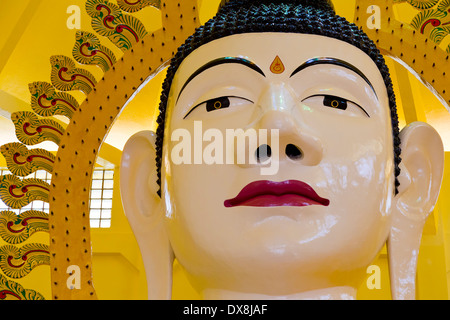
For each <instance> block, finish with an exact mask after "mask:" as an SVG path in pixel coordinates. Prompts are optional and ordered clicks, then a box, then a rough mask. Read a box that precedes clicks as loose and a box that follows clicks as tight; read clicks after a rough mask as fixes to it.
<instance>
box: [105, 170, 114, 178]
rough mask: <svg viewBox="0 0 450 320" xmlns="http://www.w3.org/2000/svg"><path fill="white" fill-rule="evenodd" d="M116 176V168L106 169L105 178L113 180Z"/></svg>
mask: <svg viewBox="0 0 450 320" xmlns="http://www.w3.org/2000/svg"><path fill="white" fill-rule="evenodd" d="M113 178H114V170H105V180H112V179H113Z"/></svg>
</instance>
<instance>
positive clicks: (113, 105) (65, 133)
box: [0, 0, 450, 300]
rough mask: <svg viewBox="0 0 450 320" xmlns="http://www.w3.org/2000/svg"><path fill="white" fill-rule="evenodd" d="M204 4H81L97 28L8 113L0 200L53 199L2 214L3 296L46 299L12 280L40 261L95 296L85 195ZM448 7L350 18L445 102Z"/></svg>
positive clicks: (64, 294)
mask: <svg viewBox="0 0 450 320" xmlns="http://www.w3.org/2000/svg"><path fill="white" fill-rule="evenodd" d="M199 2H200V0H183V1H179V0H174V1H172V0H167V1H160V0H132V1H130V0H117V1H116V3H117V4H115V3H112V1H107V0H87V1H86V8H85V9H86V11H87V12H88V14H89V16H90V17H91V19H92V27H93V29H94V30H95V32H96V34H92V33H89V32H85V31H78V32H76V35H75V44H74V47H73V51H72V55H73V59H72V58H70V57H66V56H61V55H55V56H52V57H51V58H50V61H51V77H50V78H51V83H49V82H43V81H37V82H33V83H31V84H30V85H29V90H30V94H31V107H32V110H33V112H18V113H16V114H14V115H13V117H12V119H13V122H14V124H15V127H16V135H17V137H18V139H19V141H20V142H21V143H10V144H7V145H4V146H2V147H1V153H2V154H3V156H4V157H5V159H6V162H7V165H8V169H9V170H10V172H11V173H12V175H6V176H1V177H0V198H1V199H2V200H3V201H4V202H5V203H7V204H9V205H10V206H11V207H13V208H21V207H23V206H25V205H26V203H29V201H33V200H35V199H41V200H43V201H46V202H48V203H49V204H50V214H46V213H44V212H38V211H27V212H24V213H22V214H20V215H19V216H17V215H16V214H14V213H13V212H10V211H4V212H1V213H0V236H1V237H2V239H3V240H4V241H5V242H7V243H8V245H7V246H3V247H0V267H1V270H2V271H3V275H2V274H0V300H3V299H7V298H13V299H43V296H42V295H41V294H40V293H38V292H37V291H34V290H28V289H24V288H23V287H22V286H20V285H19V284H17V283H15V282H14V281H13V280H9V279H8V278H10V279H17V278H21V277H23V276H26V275H27V274H28V273H30V272H32V270H33V268H35V267H37V266H39V265H42V264H47V265H50V272H51V286H52V299H86V300H88V299H97V295H96V292H95V288H94V279H93V278H92V261H91V237H90V223H89V194H90V186H91V180H92V173H93V169H94V166H95V163H96V158H97V155H98V151H99V149H100V147H101V144H102V142H103V141H104V140H105V138H106V136H107V134H108V132H109V130H110V128H111V127H112V125H113V123H114V121H115V119H116V118H117V116H118V115H119V114H120V112H121V110H122V109H123V108H124V106H125V105H126V104H127V102H128V101H129V100H130V99H132V97H133V96H134V94H135V92H137V91H138V90H139V89H140V87H141V86H144V85H146V84H147V83H149V82H150V83H151V79H152V78H153V77H155V76H156V75H157V74H158V73H159V72H160V71H161V70H163V69H164V68H165V67H166V66H167V65H168V63H169V61H170V59H171V58H172V57H173V55H174V53H175V51H176V50H177V48H178V47H179V46H180V45H181V44H182V43H183V42H184V41H185V39H186V38H187V37H188V36H190V35H191V34H192V33H193V32H194V30H195V28H197V27H198V26H199V10H198V8H199ZM225 2H226V1H225V0H223V1H221V3H220V5H223V4H224V3H225ZM401 2H407V3H409V4H410V5H411V6H414V7H415V8H417V9H418V10H419V13H418V15H417V16H416V17H415V18H414V19H413V21H412V22H411V25H408V24H405V23H402V22H400V21H397V20H396V19H395V16H394V12H393V7H394V6H395V5H396V4H398V3H401ZM373 5H377V6H379V7H380V8H381V9H382V10H381V11H382V12H381V15H380V18H381V21H380V28H378V29H371V28H369V27H368V25H367V23H366V22H367V18H368V16H367V10H366V9H367V8H369V7H370V6H373ZM149 6H152V7H155V8H157V9H158V10H159V11H160V14H161V17H162V28H161V29H159V30H157V31H155V32H152V33H148V32H147V31H146V30H145V26H144V23H142V22H141V21H139V20H138V19H137V18H136V17H134V16H133V13H135V12H138V11H140V10H143V9H145V8H147V7H149ZM448 10H450V0H428V1H427V0H370V1H369V0H361V1H357V5H356V7H355V18H354V23H355V24H357V25H358V26H359V27H360V28H363V29H364V31H365V32H366V33H367V34H368V35H369V37H371V38H372V39H373V40H374V41H375V43H376V44H377V46H378V48H379V49H380V51H381V52H382V53H383V54H385V55H388V56H391V57H394V58H395V59H397V60H398V61H400V62H401V63H403V64H404V65H406V66H407V67H409V69H410V70H412V71H413V72H414V73H416V75H418V77H419V78H420V79H421V80H422V81H423V82H424V83H426V84H428V86H429V87H431V88H433V89H434V91H435V93H436V95H437V96H438V97H439V98H440V100H441V101H442V102H443V104H444V105H445V106H446V107H447V109H449V105H450V92H449V90H448V89H447V90H446V85H447V84H448V75H447V74H446V72H445V70H449V66H450V61H449V54H450V46H449V47H447V48H442V47H441V46H440V45H439V44H440V43H441V42H442V40H443V39H444V38H445V37H446V36H447V35H448V34H449V32H450V24H449V23H448V21H450V20H448V19H450V15H449V13H450V11H448ZM105 38H107V39H109V40H110V41H111V43H113V44H114V45H115V46H117V47H118V48H119V49H120V50H121V51H122V56H121V57H116V56H115V55H114V53H113V51H112V50H111V49H109V48H108V47H107V45H106V44H105V43H108V41H103V40H105ZM77 63H78V64H79V65H81V66H78V65H77ZM82 65H94V66H98V67H99V68H100V69H101V71H102V72H103V77H102V78H101V79H100V80H98V79H95V77H94V75H92V74H91V73H89V72H88V71H87V70H85V69H83V67H82ZM71 91H80V92H83V93H84V94H85V95H86V98H85V100H84V101H83V102H82V103H81V104H78V103H77V100H76V99H75V98H74V97H73V96H72V95H71V94H70V92H71ZM56 115H59V116H64V117H66V118H68V119H69V123H68V124H64V123H61V122H60V121H58V120H57V119H56V118H54V116H56ZM43 141H52V142H53V143H55V144H56V145H58V151H57V153H56V155H53V154H51V153H49V152H48V151H46V150H44V149H39V148H35V149H28V147H27V146H32V145H35V144H38V143H40V142H43ZM37 170H46V171H47V172H49V173H51V174H52V179H51V183H50V184H47V183H45V182H44V181H40V180H39V179H34V180H32V181H31V180H30V179H25V177H26V176H28V175H29V174H31V173H33V172H35V171H37ZM35 232H48V233H49V239H50V241H49V243H50V244H49V246H48V247H47V246H46V245H43V244H29V245H25V246H21V247H19V246H18V245H19V244H20V243H22V242H24V241H25V240H27V239H28V238H29V237H30V236H31V235H32V234H33V233H35ZM29 257H30V259H29V261H25V260H28V258H29ZM24 258H25V260H24ZM20 259H22V261H25V262H27V263H25V262H23V264H20V267H21V269H20V270H19V268H15V267H17V266H19V264H18V263H17V261H19V260H20ZM8 262H9V264H8ZM71 265H78V266H82V267H81V269H80V271H81V274H80V282H81V287H80V289H77V290H74V289H70V288H68V287H67V286H66V280H67V273H66V270H68V268H69V267H70V266H71ZM11 268H12V269H14V268H15V269H18V270H9V269H11ZM37 289H38V288H37Z"/></svg>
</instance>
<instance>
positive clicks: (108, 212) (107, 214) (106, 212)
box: [102, 209, 111, 219]
mask: <svg viewBox="0 0 450 320" xmlns="http://www.w3.org/2000/svg"><path fill="white" fill-rule="evenodd" d="M102 219H111V210H108V209H107V210H105V209H103V210H102Z"/></svg>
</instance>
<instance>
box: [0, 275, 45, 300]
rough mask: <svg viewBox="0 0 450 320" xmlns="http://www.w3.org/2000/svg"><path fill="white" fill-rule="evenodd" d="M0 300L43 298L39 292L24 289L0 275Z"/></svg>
mask: <svg viewBox="0 0 450 320" xmlns="http://www.w3.org/2000/svg"><path fill="white" fill-rule="evenodd" d="M0 300H45V298H44V296H43V295H42V294H40V293H39V292H37V291H34V290H30V289H25V288H24V287H22V286H21V285H20V284H18V283H17V282H14V281H11V280H8V279H6V277H5V276H3V275H2V274H0Z"/></svg>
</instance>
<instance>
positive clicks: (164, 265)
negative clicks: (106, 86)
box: [120, 131, 173, 299]
mask: <svg viewBox="0 0 450 320" xmlns="http://www.w3.org/2000/svg"><path fill="white" fill-rule="evenodd" d="M155 155H156V152H155V134H154V133H153V132H151V131H142V132H139V133H137V134H135V135H134V136H132V137H131V138H130V139H129V140H128V142H127V144H126V145H125V148H124V150H123V154H122V162H121V167H120V188H121V195H122V203H123V207H124V210H125V215H126V216H127V218H128V221H129V222H130V225H131V228H132V229H133V232H134V235H135V237H136V240H137V242H138V244H139V248H140V250H141V256H142V260H143V262H144V267H145V272H146V276H147V286H148V298H149V299H170V298H171V295H172V264H173V253H172V249H171V247H170V243H169V239H168V236H167V233H166V230H165V227H164V212H163V207H162V204H161V199H160V197H159V196H158V195H157V191H158V185H157V183H156V179H157V178H156V176H157V174H156V166H155Z"/></svg>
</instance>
